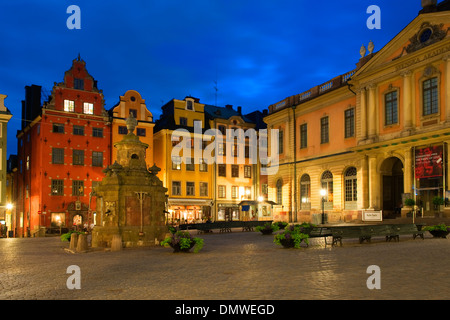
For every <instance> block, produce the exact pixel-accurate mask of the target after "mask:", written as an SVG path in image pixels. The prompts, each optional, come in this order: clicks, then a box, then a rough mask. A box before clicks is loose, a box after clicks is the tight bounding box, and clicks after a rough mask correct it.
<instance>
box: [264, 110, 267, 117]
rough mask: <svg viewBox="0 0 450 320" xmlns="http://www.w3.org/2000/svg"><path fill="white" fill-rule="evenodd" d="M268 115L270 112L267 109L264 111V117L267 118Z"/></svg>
mask: <svg viewBox="0 0 450 320" xmlns="http://www.w3.org/2000/svg"><path fill="white" fill-rule="evenodd" d="M267 114H268V110H267V109H264V110H263V116H264V117H265V116H267Z"/></svg>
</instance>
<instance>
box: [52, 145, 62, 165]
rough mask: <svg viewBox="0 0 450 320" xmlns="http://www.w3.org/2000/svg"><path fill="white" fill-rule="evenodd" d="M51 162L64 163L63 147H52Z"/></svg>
mask: <svg viewBox="0 0 450 320" xmlns="http://www.w3.org/2000/svg"><path fill="white" fill-rule="evenodd" d="M52 163H53V164H64V149H63V148H52Z"/></svg>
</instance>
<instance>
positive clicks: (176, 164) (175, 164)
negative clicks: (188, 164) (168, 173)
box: [172, 156, 181, 170]
mask: <svg viewBox="0 0 450 320" xmlns="http://www.w3.org/2000/svg"><path fill="white" fill-rule="evenodd" d="M172 170H181V157H178V156H173V157H172Z"/></svg>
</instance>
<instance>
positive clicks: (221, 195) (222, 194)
mask: <svg viewBox="0 0 450 320" xmlns="http://www.w3.org/2000/svg"><path fill="white" fill-rule="evenodd" d="M226 196H227V193H226V188H225V186H219V198H225V197H226Z"/></svg>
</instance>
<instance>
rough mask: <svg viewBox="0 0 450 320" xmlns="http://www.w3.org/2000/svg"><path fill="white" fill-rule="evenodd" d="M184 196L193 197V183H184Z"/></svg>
mask: <svg viewBox="0 0 450 320" xmlns="http://www.w3.org/2000/svg"><path fill="white" fill-rule="evenodd" d="M186 195H187V196H195V182H186Z"/></svg>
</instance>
